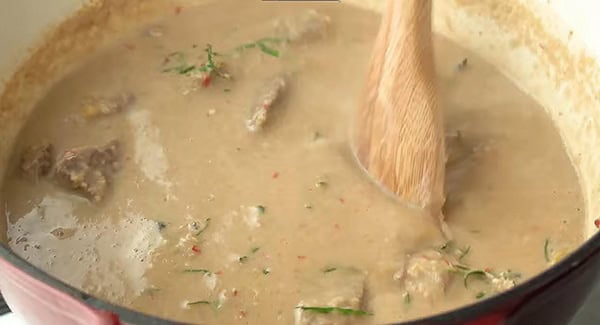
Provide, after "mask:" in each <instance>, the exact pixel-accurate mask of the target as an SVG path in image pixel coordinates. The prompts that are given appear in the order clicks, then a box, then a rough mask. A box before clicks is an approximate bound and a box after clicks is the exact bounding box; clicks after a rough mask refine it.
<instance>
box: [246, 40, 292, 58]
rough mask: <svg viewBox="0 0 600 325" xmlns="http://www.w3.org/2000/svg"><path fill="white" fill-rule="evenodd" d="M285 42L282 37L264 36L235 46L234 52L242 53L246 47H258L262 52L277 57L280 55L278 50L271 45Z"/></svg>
mask: <svg viewBox="0 0 600 325" xmlns="http://www.w3.org/2000/svg"><path fill="white" fill-rule="evenodd" d="M283 42H285V40H284V39H282V38H276V37H265V38H261V39H259V40H256V41H254V42H250V43H246V44H242V45H240V46H238V47H236V48H235V52H237V53H242V52H244V51H246V50H248V49H254V48H258V49H259V50H261V51H262V52H263V53H265V54H267V55H270V56H273V57H276V58H278V57H279V56H280V52H279V50H277V49H275V48H273V45H279V44H281V43H283Z"/></svg>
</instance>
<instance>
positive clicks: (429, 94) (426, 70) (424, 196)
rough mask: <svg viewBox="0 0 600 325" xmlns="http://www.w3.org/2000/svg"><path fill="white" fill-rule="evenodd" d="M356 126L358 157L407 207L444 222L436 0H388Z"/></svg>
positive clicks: (442, 151)
mask: <svg viewBox="0 0 600 325" xmlns="http://www.w3.org/2000/svg"><path fill="white" fill-rule="evenodd" d="M364 100H365V101H364V102H363V103H362V106H361V109H359V113H358V116H357V120H356V124H357V125H356V128H355V131H356V132H357V134H356V137H357V138H356V141H355V145H356V147H355V150H356V155H357V158H358V159H359V161H360V162H361V163H362V165H363V166H364V167H365V168H366V169H367V171H368V172H369V174H370V175H371V176H372V177H374V178H375V179H376V180H377V181H378V182H380V183H381V184H382V185H384V186H385V187H386V188H388V189H389V190H391V191H392V192H394V193H395V194H397V195H399V196H400V197H401V198H402V199H404V200H405V201H408V202H410V203H413V204H415V205H417V206H419V207H422V208H425V209H428V210H429V211H430V212H431V213H432V214H433V215H434V216H438V215H441V208H442V205H443V203H444V193H443V187H444V165H445V159H446V158H445V152H444V136H443V135H444V132H443V121H442V114H441V112H440V110H439V109H438V107H437V97H436V85H435V70H434V61H433V44H432V38H431V0H389V1H388V4H387V9H386V10H385V11H384V15H383V20H382V25H381V28H380V31H379V34H378V36H377V39H376V43H375V50H374V53H373V57H372V58H371V63H370V66H369V71H368V76H367V90H366V93H365V95H364Z"/></svg>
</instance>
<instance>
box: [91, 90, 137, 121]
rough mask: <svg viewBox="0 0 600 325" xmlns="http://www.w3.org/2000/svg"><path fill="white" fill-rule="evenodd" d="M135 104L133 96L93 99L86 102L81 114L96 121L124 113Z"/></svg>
mask: <svg viewBox="0 0 600 325" xmlns="http://www.w3.org/2000/svg"><path fill="white" fill-rule="evenodd" d="M134 102H135V97H134V96H133V95H131V94H119V95H117V96H114V97H91V98H88V99H86V100H84V102H83V105H82V108H81V114H82V115H83V117H85V118H86V119H94V118H98V117H102V116H108V115H112V114H117V113H119V112H122V111H123V110H125V109H126V108H128V107H129V106H131V105H132V104H133V103H134Z"/></svg>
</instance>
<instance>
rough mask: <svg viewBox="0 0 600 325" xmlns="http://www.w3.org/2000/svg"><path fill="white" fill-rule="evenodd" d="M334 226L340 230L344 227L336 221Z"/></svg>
mask: <svg viewBox="0 0 600 325" xmlns="http://www.w3.org/2000/svg"><path fill="white" fill-rule="evenodd" d="M333 228H335V229H337V230H340V229H342V227H341V226H340V224H338V223H336V224H335V225H333Z"/></svg>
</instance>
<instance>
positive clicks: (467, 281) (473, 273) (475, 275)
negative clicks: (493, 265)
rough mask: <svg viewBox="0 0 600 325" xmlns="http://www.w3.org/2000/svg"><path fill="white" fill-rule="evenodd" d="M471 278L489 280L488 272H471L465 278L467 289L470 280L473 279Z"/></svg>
mask: <svg viewBox="0 0 600 325" xmlns="http://www.w3.org/2000/svg"><path fill="white" fill-rule="evenodd" d="M471 277H484V278H487V272H485V271H483V270H471V271H469V272H467V273H465V277H464V285H465V288H468V287H469V278H471Z"/></svg>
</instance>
